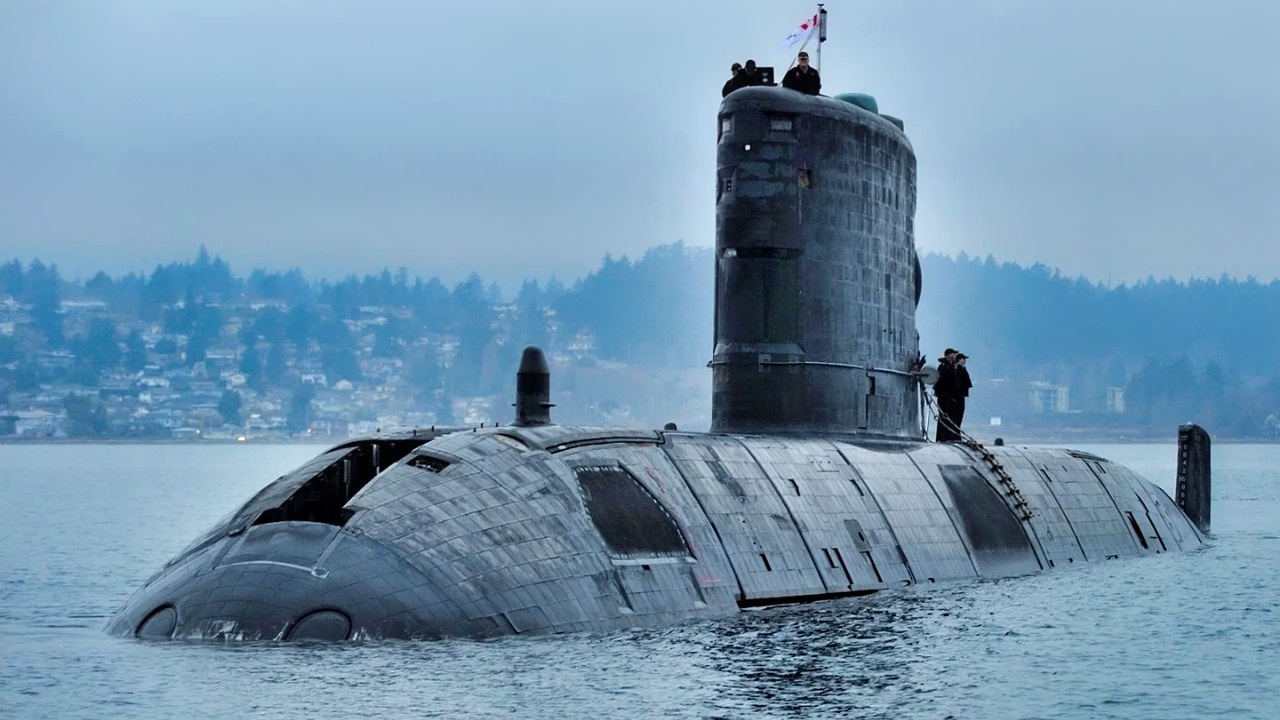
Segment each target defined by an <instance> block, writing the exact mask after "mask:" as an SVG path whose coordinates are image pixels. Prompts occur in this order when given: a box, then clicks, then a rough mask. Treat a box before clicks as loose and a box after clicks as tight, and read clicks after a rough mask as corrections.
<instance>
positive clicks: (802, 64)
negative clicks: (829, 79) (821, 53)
mask: <svg viewBox="0 0 1280 720" xmlns="http://www.w3.org/2000/svg"><path fill="white" fill-rule="evenodd" d="M782 87H784V88H787V89H789V90H795V91H797V92H802V93H804V94H805V95H817V94H818V91H819V90H821V89H822V79H821V78H819V77H818V71H817V70H814V69H813V68H811V67H809V53H807V52H805V51H803V50H801V51H800V54H799V55H797V56H796V66H795V67H793V68H791V69H790V70H788V71H787V74H786V75H784V76H782Z"/></svg>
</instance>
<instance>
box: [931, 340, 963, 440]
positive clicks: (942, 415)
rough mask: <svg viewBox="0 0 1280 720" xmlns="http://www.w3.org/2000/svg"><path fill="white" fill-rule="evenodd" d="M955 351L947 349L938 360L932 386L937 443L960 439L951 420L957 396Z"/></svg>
mask: <svg viewBox="0 0 1280 720" xmlns="http://www.w3.org/2000/svg"><path fill="white" fill-rule="evenodd" d="M955 359H956V351H955V349H954V348H947V349H946V351H945V352H943V353H942V357H940V358H938V380H937V381H936V382H934V384H933V396H934V397H935V398H937V400H938V429H937V433H936V435H935V438H934V439H935V440H936V441H937V442H940V443H941V442H952V441H954V440H959V439H960V433H958V432H956V431H955V429H954V428H955V427H957V426H956V425H955V424H954V423H955V421H954V420H953V419H952V417H953V414H954V413H955V410H956V408H955V402H956V401H955V398H956V396H957V395H958V394H959V393H958V391H957V385H956V366H955Z"/></svg>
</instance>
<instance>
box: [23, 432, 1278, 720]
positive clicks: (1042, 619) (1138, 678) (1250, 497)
mask: <svg viewBox="0 0 1280 720" xmlns="http://www.w3.org/2000/svg"><path fill="white" fill-rule="evenodd" d="M318 449H319V448H316V447H305V446H297V445H285V446H198V445H191V446H176V445H137V446H131V445H44V446H32V445H0V508H3V509H2V511H0V513H2V514H0V718H9V717H13V718H116V717H119V718H173V717H181V716H184V715H185V716H192V717H201V718H272V720H279V718H284V717H289V718H293V717H307V718H343V719H344V720H347V719H349V718H351V717H353V716H355V717H361V718H384V717H385V718H401V717H460V716H465V717H522V718H523V717H532V718H540V717H546V718H575V717H618V718H633V717H744V718H745V717H876V718H948V717H951V718H1202V717H1232V718H1271V717H1274V716H1275V714H1276V712H1277V708H1280V680H1277V672H1276V670H1275V668H1276V665H1277V661H1280V607H1277V604H1278V602H1280V600H1278V598H1280V505H1278V504H1277V500H1278V499H1280V446H1257V445H1218V446H1216V447H1214V449H1213V460H1214V463H1213V464H1214V499H1213V502H1214V505H1213V520H1214V528H1215V537H1214V540H1213V542H1212V544H1211V545H1210V546H1209V547H1208V548H1207V549H1205V550H1202V551H1199V552H1196V553H1190V554H1173V555H1165V556H1160V557H1156V558H1144V559H1135V560H1117V561H1111V562H1104V563H1095V564H1090V565H1086V566H1073V567H1070V568H1064V569H1062V570H1059V571H1050V572H1047V573H1041V574H1038V575H1033V576H1030V577H1024V578H1015V579H1010V580H1001V581H989V582H967V583H952V584H947V585H943V586H934V587H930V588H920V589H914V588H908V589H905V590H902V591H895V592H892V593H886V594H883V595H880V596H874V597H871V598H864V599H860V600H842V601H832V602H826V603H817V604H812V605H806V606H796V607H788V608H774V609H765V610H758V611H752V612H749V613H744V614H743V615H741V616H739V617H735V618H732V619H729V620H722V621H716V622H700V623H692V624H687V625H681V626H677V627H673V628H668V629H665V630H660V631H631V632H619V633H613V634H609V635H585V634H584V635H570V636H558V637H544V638H519V637H517V638H508V639H502V640H492V641H469V640H454V641H444V642H434V643H413V642H379V643H366V644H345V645H324V644H312V645H272V644H245V645H218V644H189V643H144V642H138V641H129V640H120V639H116V638H112V637H108V636H107V635H105V634H104V633H103V632H102V630H101V628H102V626H103V625H104V624H105V623H106V620H107V618H108V617H109V616H110V615H111V613H112V612H113V611H114V610H115V609H116V608H118V607H119V606H120V605H121V604H122V603H123V602H124V600H125V598H127V597H128V596H129V594H131V593H132V592H133V591H134V590H135V589H136V588H137V587H138V586H139V585H141V583H142V582H143V581H144V580H145V579H146V578H147V577H148V576H150V575H151V573H153V572H154V571H155V570H156V569H157V568H159V566H160V565H161V564H162V563H163V562H164V561H165V560H167V559H168V558H169V557H170V556H171V555H172V554H173V553H175V552H177V551H178V550H180V549H181V548H182V547H184V546H185V545H186V544H187V543H188V542H189V541H190V540H191V539H192V538H194V537H195V536H196V535H197V534H198V533H199V532H200V531H202V530H204V529H205V528H206V527H208V526H209V525H210V524H212V523H213V522H214V521H215V520H217V519H218V518H219V517H221V516H222V515H224V514H226V513H227V512H229V511H230V510H232V509H233V508H234V507H236V506H237V505H238V504H239V503H240V502H242V501H243V500H245V499H246V498H247V497H248V496H249V495H250V494H252V493H253V492H254V491H256V490H257V489H258V488H260V487H261V486H263V485H264V484H266V482H267V481H269V480H270V479H272V478H274V477H276V476H278V475H280V474H283V473H284V472H286V471H287V470H289V469H291V468H293V467H294V466H296V465H297V464H299V463H300V462H302V461H303V460H305V459H307V458H309V457H311V456H312V455H314V454H315V453H316V451H317V450H318ZM1080 449H1084V450H1090V451H1092V452H1096V453H1098V454H1100V455H1103V456H1104V457H1109V458H1111V459H1113V460H1116V461H1117V462H1123V463H1125V464H1127V465H1129V466H1130V467H1132V468H1133V469H1135V470H1137V471H1138V472H1140V473H1142V474H1144V475H1146V476H1147V477H1149V478H1151V479H1153V480H1155V481H1156V482H1157V483H1159V484H1160V485H1161V486H1162V487H1164V488H1165V490H1166V491H1167V492H1170V493H1172V489H1173V488H1172V483H1173V477H1174V476H1173V470H1174V447H1173V446H1172V445H1107V446H1096V447H1082V448H1080Z"/></svg>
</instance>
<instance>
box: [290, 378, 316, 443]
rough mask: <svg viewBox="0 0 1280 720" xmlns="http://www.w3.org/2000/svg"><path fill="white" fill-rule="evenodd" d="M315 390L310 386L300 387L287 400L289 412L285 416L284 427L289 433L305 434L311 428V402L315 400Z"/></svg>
mask: <svg viewBox="0 0 1280 720" xmlns="http://www.w3.org/2000/svg"><path fill="white" fill-rule="evenodd" d="M315 395H316V392H315V389H314V388H313V387H311V386H310V385H300V386H298V388H297V389H296V390H294V392H293V396H292V397H290V398H289V410H288V412H287V413H286V414H285V426H286V427H287V428H288V429H289V432H291V433H294V434H295V435H296V434H298V433H303V432H306V430H307V428H309V427H311V401H312V400H313V399H315Z"/></svg>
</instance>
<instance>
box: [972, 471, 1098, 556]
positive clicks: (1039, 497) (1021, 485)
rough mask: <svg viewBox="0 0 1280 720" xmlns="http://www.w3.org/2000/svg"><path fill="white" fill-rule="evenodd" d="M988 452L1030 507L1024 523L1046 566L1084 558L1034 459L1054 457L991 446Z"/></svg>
mask: <svg viewBox="0 0 1280 720" xmlns="http://www.w3.org/2000/svg"><path fill="white" fill-rule="evenodd" d="M990 451H991V452H993V453H994V454H995V455H996V456H997V457H998V458H999V460H1000V464H1001V465H1003V466H1004V471H1005V472H1006V473H1008V475H1009V476H1010V477H1012V478H1013V481H1014V483H1015V484H1016V485H1017V486H1018V490H1019V492H1021V493H1022V496H1023V497H1024V498H1026V500H1027V504H1028V505H1029V506H1030V507H1031V509H1032V515H1031V519H1030V520H1028V521H1027V526H1028V527H1029V528H1031V535H1032V540H1033V541H1034V542H1035V543H1036V544H1037V545H1039V549H1040V558H1041V560H1042V561H1043V562H1044V563H1045V564H1046V565H1048V566H1049V567H1055V566H1057V565H1059V564H1069V563H1073V562H1075V561H1076V560H1083V559H1084V557H1085V555H1084V551H1083V550H1081V549H1080V543H1079V541H1077V540H1076V534H1075V531H1074V530H1072V529H1071V522H1070V521H1069V520H1068V519H1067V515H1066V513H1065V512H1063V510H1062V506H1061V505H1060V504H1058V499H1057V497H1056V496H1055V495H1054V494H1053V491H1052V489H1051V488H1050V487H1049V485H1048V480H1047V479H1046V478H1045V476H1044V474H1043V473H1042V472H1041V470H1040V467H1038V464H1037V462H1036V461H1041V462H1039V464H1043V462H1042V461H1043V460H1045V459H1052V458H1053V457H1054V456H1053V455H1051V454H1044V453H1043V451H1038V450H1031V449H1026V448H990Z"/></svg>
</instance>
